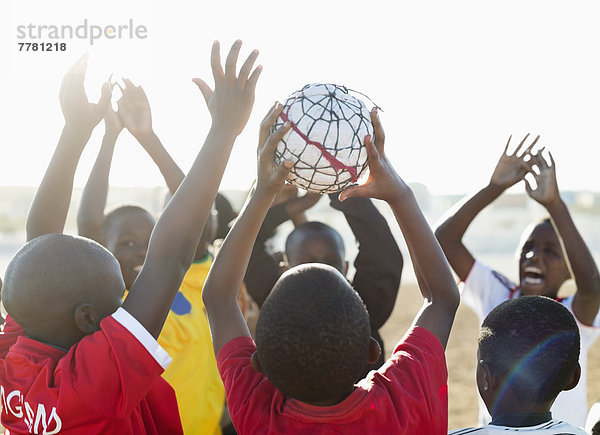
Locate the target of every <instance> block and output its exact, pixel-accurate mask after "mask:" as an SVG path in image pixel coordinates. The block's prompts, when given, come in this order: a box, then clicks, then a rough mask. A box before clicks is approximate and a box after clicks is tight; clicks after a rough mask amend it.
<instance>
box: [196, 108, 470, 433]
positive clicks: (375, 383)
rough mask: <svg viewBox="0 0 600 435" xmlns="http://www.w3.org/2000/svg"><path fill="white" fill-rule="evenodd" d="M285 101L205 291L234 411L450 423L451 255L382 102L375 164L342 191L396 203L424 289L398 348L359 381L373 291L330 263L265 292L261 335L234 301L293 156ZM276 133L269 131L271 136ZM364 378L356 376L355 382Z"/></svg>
mask: <svg viewBox="0 0 600 435" xmlns="http://www.w3.org/2000/svg"><path fill="white" fill-rule="evenodd" d="M281 110H282V106H281V105H280V104H278V105H277V106H276V107H274V108H273V109H272V110H271V112H270V113H269V114H268V115H267V117H266V118H265V120H264V121H263V123H262V126H261V133H260V140H259V163H258V180H257V184H256V190H255V191H254V193H253V194H251V197H250V198H249V200H248V202H247V204H246V206H245V207H244V210H243V211H242V213H241V215H240V217H239V218H238V220H237V221H236V223H235V224H234V226H233V228H232V229H231V231H230V233H229V234H228V236H227V239H226V240H225V242H224V243H223V246H222V247H221V250H220V252H219V254H218V255H217V258H216V260H215V263H214V264H213V267H212V269H211V271H210V273H209V276H208V278H207V281H206V283H205V286H204V294H203V297H204V303H205V306H206V310H207V314H208V319H209V323H210V327H211V334H212V339H213V347H214V351H215V354H216V355H217V364H218V366H219V371H220V373H221V377H222V378H223V382H224V385H225V392H226V395H227V404H228V407H229V411H230V414H231V418H232V421H233V423H234V425H235V427H236V429H237V431H238V433H240V434H245V433H286V432H295V433H297V432H301V433H333V432H336V433H337V432H344V433H428V434H445V433H446V431H447V424H448V409H447V406H448V395H447V391H448V390H447V370H446V363H445V358H444V347H445V345H446V343H447V341H448V336H449V334H450V329H451V327H452V323H453V321H454V315H455V313H456V309H457V307H458V303H459V295H458V289H457V286H456V284H455V282H454V279H453V277H452V273H451V272H450V267H449V266H448V263H447V261H446V259H445V257H444V255H443V254H442V251H441V249H440V247H439V245H438V243H437V241H436V240H435V237H434V236H433V234H432V232H431V230H430V228H429V225H428V224H427V222H426V220H425V218H424V217H423V214H422V213H421V211H420V209H419V207H418V205H417V202H416V200H415V198H414V195H413V193H412V191H411V190H410V188H409V187H408V186H407V185H406V183H405V182H404V181H403V180H402V179H401V178H400V177H399V176H398V174H397V173H396V172H395V171H394V169H393V168H392V166H391V164H390V162H389V161H388V160H387V158H386V156H385V154H384V151H383V144H384V134H383V129H382V127H381V124H380V122H379V118H378V116H377V111H376V109H374V110H373V111H372V113H371V119H372V122H373V125H374V131H375V140H374V143H373V142H372V141H371V138H370V137H367V138H366V141H365V142H366V146H367V152H368V158H369V167H370V171H371V173H370V176H369V179H368V180H367V182H366V184H365V185H362V186H356V187H350V188H348V189H346V190H345V191H344V192H342V193H341V194H340V199H341V200H342V201H343V200H345V199H347V198H350V197H356V196H363V197H374V198H378V199H382V200H385V201H387V202H388V203H389V204H390V206H391V207H392V209H393V211H394V214H395V216H396V218H397V220H398V223H399V225H400V228H401V229H402V232H403V234H404V237H405V239H406V243H407V246H408V249H409V251H410V254H411V258H412V262H413V265H414V267H415V272H416V276H417V277H418V281H419V286H420V289H421V292H422V294H423V298H424V299H425V303H424V306H423V308H422V310H421V311H420V312H419V314H418V315H417V317H416V318H415V322H414V325H413V327H412V328H411V329H410V330H409V331H408V332H407V334H406V335H405V337H404V338H403V339H402V340H401V341H400V342H399V343H398V345H397V346H396V348H395V350H394V353H393V355H392V357H391V358H390V359H389V360H388V361H387V362H386V363H385V364H384V365H383V366H382V367H381V368H380V369H379V370H378V371H372V372H370V373H369V375H368V376H367V377H366V378H365V379H363V380H361V381H360V382H358V381H359V376H360V374H361V372H362V370H363V367H364V364H365V362H369V363H372V362H374V361H376V360H377V358H378V357H379V352H380V349H379V346H378V344H377V342H376V341H375V340H374V339H373V338H371V337H370V327H369V317H368V314H367V311H366V309H365V306H364V304H363V302H362V301H361V299H360V297H359V296H358V294H357V293H356V292H355V291H354V290H353V289H352V287H351V286H350V284H349V283H348V282H347V280H346V279H345V278H344V276H343V275H342V274H341V273H340V272H339V271H337V270H336V269H335V268H333V267H331V266H328V265H324V264H315V263H310V264H304V265H301V266H298V267H295V268H292V269H290V270H289V271H288V272H286V273H285V274H284V275H282V277H281V278H280V279H279V280H278V282H277V283H276V284H275V287H274V289H273V291H272V292H271V294H270V295H269V296H268V297H267V299H266V300H265V303H264V304H263V306H262V310H261V313H260V316H259V319H258V324H257V327H256V344H255V343H254V342H253V341H252V338H251V337H250V333H249V332H248V328H247V327H246V324H245V322H244V318H243V317H242V314H241V312H240V309H239V307H238V305H237V302H236V293H237V289H239V287H240V285H241V283H242V279H243V277H244V272H245V269H246V266H247V264H248V259H249V257H250V253H251V251H252V245H253V242H254V239H255V238H256V235H257V233H258V231H259V228H260V226H261V222H262V220H263V219H264V217H265V215H266V213H267V211H268V209H269V205H270V204H271V201H272V200H273V198H274V197H275V195H276V194H277V192H278V191H279V190H280V188H281V186H282V184H283V180H284V179H285V177H286V175H287V173H288V171H289V169H288V168H289V167H291V163H290V162H284V163H282V165H281V166H280V167H279V168H277V167H275V165H274V163H273V155H274V150H275V148H276V146H277V143H278V142H279V140H280V139H281V138H282V137H283V135H284V134H285V133H286V132H287V131H288V130H289V128H290V124H289V123H286V124H284V125H283V126H282V127H281V128H279V129H278V130H276V131H275V132H273V134H271V135H270V136H269V128H270V126H271V125H272V124H273V122H274V121H275V119H276V118H277V116H279V113H280V112H281ZM267 137H268V138H267ZM356 382H358V383H356Z"/></svg>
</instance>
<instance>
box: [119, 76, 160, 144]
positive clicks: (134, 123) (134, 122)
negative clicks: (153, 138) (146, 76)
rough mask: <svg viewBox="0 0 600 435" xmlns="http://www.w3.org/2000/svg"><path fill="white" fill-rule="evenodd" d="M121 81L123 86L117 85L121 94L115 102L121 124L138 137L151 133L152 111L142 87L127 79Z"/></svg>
mask: <svg viewBox="0 0 600 435" xmlns="http://www.w3.org/2000/svg"><path fill="white" fill-rule="evenodd" d="M123 83H125V87H124V88H123V87H122V86H120V85H119V88H120V89H121V92H122V93H123V96H122V97H121V98H120V99H119V101H118V102H117V104H118V106H119V112H118V113H119V118H120V120H121V122H122V123H123V126H124V127H125V128H126V129H127V130H129V132H130V133H131V134H132V135H133V136H134V137H136V138H138V139H139V138H140V137H142V136H144V135H150V134H152V133H153V130H152V112H151V110H150V103H149V102H148V97H146V93H145V92H144V89H143V88H142V87H141V86H135V85H134V84H133V82H132V81H131V80H129V79H123Z"/></svg>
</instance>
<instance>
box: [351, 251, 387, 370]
mask: <svg viewBox="0 0 600 435" xmlns="http://www.w3.org/2000/svg"><path fill="white" fill-rule="evenodd" d="M346 264H348V262H346ZM380 356H381V346H379V342H378V341H377V340H375V339H374V338H373V337H370V341H369V355H368V356H367V363H369V364H375V363H376V362H377V361H379V357H380Z"/></svg>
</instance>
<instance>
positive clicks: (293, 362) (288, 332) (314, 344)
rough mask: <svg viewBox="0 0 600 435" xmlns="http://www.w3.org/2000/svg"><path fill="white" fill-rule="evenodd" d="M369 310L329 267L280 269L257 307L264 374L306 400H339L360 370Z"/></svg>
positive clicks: (366, 345)
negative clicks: (282, 270) (278, 276)
mask: <svg viewBox="0 0 600 435" xmlns="http://www.w3.org/2000/svg"><path fill="white" fill-rule="evenodd" d="M369 341H370V327H369V315H368V313H367V310H366V308H365V305H364V304H363V302H362V300H361V298H360V296H359V295H358V293H356V291H355V290H354V289H352V287H351V286H350V284H348V281H347V280H346V279H345V278H344V276H343V275H342V274H341V273H340V272H339V271H337V270H336V269H335V268H333V267H331V266H328V265H324V264H316V263H309V264H303V265H300V266H297V267H294V268H292V269H290V270H289V271H288V272H286V273H285V274H283V275H282V276H281V278H279V280H278V281H277V283H276V284H275V286H274V287H273V291H272V292H271V294H270V295H269V296H268V297H267V299H266V300H265V303H264V304H263V306H262V309H261V312H260V316H259V318H258V323H257V325H256V346H257V353H258V357H259V360H260V362H261V365H262V368H263V370H264V372H265V375H266V376H267V377H268V378H269V380H270V381H271V382H272V383H273V385H275V387H277V388H278V389H279V390H280V391H281V392H283V393H284V394H286V395H288V396H291V397H293V398H295V399H298V400H301V401H303V402H307V403H316V402H322V401H334V400H336V399H340V400H341V399H342V398H343V397H344V394H345V393H347V392H348V391H349V390H351V388H352V386H353V384H354V383H355V382H356V381H357V380H358V378H359V376H360V375H361V373H362V372H363V370H364V368H365V365H366V361H367V358H368V351H369Z"/></svg>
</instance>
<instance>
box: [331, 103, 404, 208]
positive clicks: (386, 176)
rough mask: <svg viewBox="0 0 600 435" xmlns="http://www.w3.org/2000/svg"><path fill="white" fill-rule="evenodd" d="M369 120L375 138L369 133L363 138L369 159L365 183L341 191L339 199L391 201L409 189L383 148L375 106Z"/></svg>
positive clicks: (383, 141)
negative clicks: (358, 198)
mask: <svg viewBox="0 0 600 435" xmlns="http://www.w3.org/2000/svg"><path fill="white" fill-rule="evenodd" d="M371 122H372V123H373V130H374V134H375V140H373V138H371V136H370V135H368V136H367V137H366V138H365V147H366V148H367V159H368V161H369V177H368V178H367V181H366V183H365V184H362V185H360V186H351V187H348V188H347V189H345V190H344V191H342V193H340V201H344V200H345V199H347V198H352V197H355V196H362V197H367V198H378V199H382V200H384V201H388V202H391V201H394V200H395V199H396V198H397V197H398V195H399V194H401V193H402V192H403V191H405V190H407V189H409V188H408V186H407V185H406V183H405V182H404V180H402V178H400V176H399V175H398V173H397V172H396V170H395V169H394V168H393V167H392V164H391V163H390V161H389V160H388V158H387V156H386V155H385V152H384V150H383V146H384V143H385V134H384V132H383V127H382V126H381V121H380V120H379V113H378V112H377V107H374V108H373V110H371Z"/></svg>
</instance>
